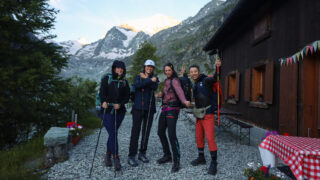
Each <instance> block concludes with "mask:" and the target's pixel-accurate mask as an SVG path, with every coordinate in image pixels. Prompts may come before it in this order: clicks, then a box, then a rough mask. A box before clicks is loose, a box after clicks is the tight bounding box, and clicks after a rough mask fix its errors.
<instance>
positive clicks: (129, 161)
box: [128, 156, 138, 167]
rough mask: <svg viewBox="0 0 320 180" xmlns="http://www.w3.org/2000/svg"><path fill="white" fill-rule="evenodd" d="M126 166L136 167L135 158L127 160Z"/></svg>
mask: <svg viewBox="0 0 320 180" xmlns="http://www.w3.org/2000/svg"><path fill="white" fill-rule="evenodd" d="M128 164H129V165H130V166H132V167H137V166H138V163H137V161H136V158H135V157H134V156H133V157H129V158H128Z"/></svg>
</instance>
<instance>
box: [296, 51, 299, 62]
mask: <svg viewBox="0 0 320 180" xmlns="http://www.w3.org/2000/svg"><path fill="white" fill-rule="evenodd" d="M296 57H297V60H298V61H299V60H300V53H297V54H296Z"/></svg>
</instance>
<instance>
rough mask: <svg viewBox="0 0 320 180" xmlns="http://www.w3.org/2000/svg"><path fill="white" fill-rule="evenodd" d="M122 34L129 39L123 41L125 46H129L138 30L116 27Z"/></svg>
mask: <svg viewBox="0 0 320 180" xmlns="http://www.w3.org/2000/svg"><path fill="white" fill-rule="evenodd" d="M116 28H117V29H118V30H119V31H120V32H121V33H122V34H124V35H125V36H127V39H126V40H124V41H123V45H124V47H128V46H129V43H130V41H131V40H132V39H133V38H134V37H135V36H136V35H137V34H138V33H137V32H134V31H130V30H126V29H123V28H121V27H116Z"/></svg>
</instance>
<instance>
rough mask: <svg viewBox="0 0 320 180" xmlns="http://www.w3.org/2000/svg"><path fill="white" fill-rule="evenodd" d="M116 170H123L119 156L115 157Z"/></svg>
mask: <svg viewBox="0 0 320 180" xmlns="http://www.w3.org/2000/svg"><path fill="white" fill-rule="evenodd" d="M114 170H115V171H120V170H121V164H120V159H119V157H114Z"/></svg>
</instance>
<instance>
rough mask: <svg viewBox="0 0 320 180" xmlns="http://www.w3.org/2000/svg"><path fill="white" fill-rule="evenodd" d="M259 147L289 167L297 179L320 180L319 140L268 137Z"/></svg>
mask: <svg viewBox="0 0 320 180" xmlns="http://www.w3.org/2000/svg"><path fill="white" fill-rule="evenodd" d="M259 147H261V148H264V149H267V150H269V151H270V152H272V153H273V154H275V155H276V156H278V157H279V158H280V159H281V160H283V162H284V163H286V164H287V165H289V167H290V169H291V171H292V172H293V174H294V176H295V177H296V178H297V179H299V180H303V179H308V180H320V139H317V138H308V137H296V136H280V135H269V136H268V137H267V138H266V139H264V140H263V141H262V142H261V144H260V145H259Z"/></svg>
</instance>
